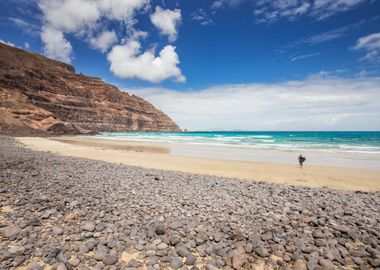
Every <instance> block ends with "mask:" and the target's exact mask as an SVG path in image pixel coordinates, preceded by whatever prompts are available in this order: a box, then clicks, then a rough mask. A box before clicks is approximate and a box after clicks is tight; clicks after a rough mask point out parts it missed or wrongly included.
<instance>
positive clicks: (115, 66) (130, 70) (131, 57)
mask: <svg viewBox="0 0 380 270" xmlns="http://www.w3.org/2000/svg"><path fill="white" fill-rule="evenodd" d="M107 58H108V61H109V62H110V63H111V71H112V73H114V74H115V75H116V76H118V77H121V78H138V79H142V80H147V81H150V82H153V83H157V82H160V81H162V80H166V79H169V78H172V79H174V80H176V81H179V82H184V81H185V80H186V78H185V77H184V76H183V75H182V73H181V70H180V68H179V67H178V64H179V59H178V55H177V53H176V51H175V47H173V46H171V45H167V46H165V47H164V48H163V49H162V50H161V51H160V53H159V55H158V56H156V55H155V53H154V52H152V51H146V52H143V53H142V52H141V44H140V42H139V41H137V40H130V41H128V42H127V43H126V44H125V45H117V46H114V47H113V48H112V50H111V52H110V53H109V54H108V57H107Z"/></svg>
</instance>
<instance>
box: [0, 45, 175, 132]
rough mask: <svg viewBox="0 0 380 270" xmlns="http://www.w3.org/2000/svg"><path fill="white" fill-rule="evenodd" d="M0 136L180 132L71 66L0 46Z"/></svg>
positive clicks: (150, 110)
mask: <svg viewBox="0 0 380 270" xmlns="http://www.w3.org/2000/svg"><path fill="white" fill-rule="evenodd" d="M0 56H1V57H0V133H3V134H25V135H30V134H39V135H43V134H45V135H49V134H69V133H94V132H101V131H180V128H179V127H178V125H177V124H175V123H174V122H173V121H172V120H171V119H170V118H169V117H168V116H167V115H166V114H164V113H163V112H161V111H160V110H158V109H156V108H155V107H154V106H153V105H152V104H151V103H149V102H147V101H145V100H143V99H142V98H139V97H137V96H134V95H129V94H128V93H126V92H122V91H120V90H119V89H118V88H116V87H115V86H113V85H110V84H107V83H105V82H103V81H102V80H101V79H100V78H94V77H88V76H85V75H82V74H77V73H75V69H74V67H73V66H71V65H68V64H65V63H63V62H59V61H56V60H53V59H49V58H47V57H44V56H42V55H39V54H37V53H32V52H28V51H24V50H22V49H18V48H16V47H12V46H8V45H6V44H3V43H0Z"/></svg>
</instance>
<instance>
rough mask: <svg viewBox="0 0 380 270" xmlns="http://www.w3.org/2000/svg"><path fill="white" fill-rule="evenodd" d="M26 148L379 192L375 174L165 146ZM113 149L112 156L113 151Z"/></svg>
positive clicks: (36, 141)
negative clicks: (183, 153) (223, 156)
mask: <svg viewBox="0 0 380 270" xmlns="http://www.w3.org/2000/svg"><path fill="white" fill-rule="evenodd" d="M16 140H17V141H18V142H20V143H22V144H24V145H25V146H26V147H27V148H30V149H32V150H37V151H50V152H54V153H57V154H60V155H63V156H73V157H82V158H88V159H94V160H102V161H106V162H110V163H118V164H126V165H132V166H140V167H144V168H152V169H160V170H167V171H180V172H188V173H193V174H200V175H210V176H220V177H228V178H238V179H243V180H248V181H252V180H253V181H265V182H270V183H278V184H287V185H301V186H309V187H329V188H335V189H342V190H351V191H354V190H358V191H380V169H369V168H345V167H334V166H321V165H306V166H305V167H304V169H300V168H299V167H298V165H297V164H294V163H293V164H286V163H274V162H272V163H269V162H258V161H246V160H224V159H216V158H205V157H195V156H181V155H174V154H172V153H171V152H172V149H170V145H169V144H168V145H165V144H156V143H145V142H144V143H137V142H125V141H117V140H113V141H112V140H108V139H107V140H105V139H103V140H102V139H98V138H91V139H89V138H86V137H54V138H38V137H18V138H16ZM116 149H118V150H116Z"/></svg>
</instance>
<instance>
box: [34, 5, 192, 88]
mask: <svg viewBox="0 0 380 270" xmlns="http://www.w3.org/2000/svg"><path fill="white" fill-rule="evenodd" d="M149 4H150V0H38V5H39V8H40V9H41V11H42V14H43V26H42V30H41V40H42V42H43V44H44V53H45V54H46V55H47V56H49V57H52V58H55V59H58V60H62V61H65V62H68V63H69V62H70V60H71V55H72V52H73V48H72V45H71V44H70V42H69V40H68V39H67V38H66V35H67V34H71V35H74V36H75V37H77V38H80V39H81V40H83V41H85V42H87V43H88V44H89V45H90V46H91V47H92V48H95V49H98V50H100V51H101V52H103V53H105V52H107V51H108V50H109V48H110V47H111V46H113V45H114V44H115V43H117V42H118V41H119V40H120V44H119V45H116V46H114V47H113V48H112V49H111V51H110V53H109V54H108V55H107V58H108V60H109V62H110V63H111V66H110V69H111V71H112V72H113V73H114V74H115V75H117V76H119V77H123V78H138V79H142V80H148V81H150V82H160V81H162V80H165V79H168V78H171V79H174V80H177V81H180V82H183V81H185V77H184V76H183V75H182V74H181V70H180V68H179V67H178V64H179V58H178V55H177V53H176V51H175V47H173V46H166V47H164V48H163V49H162V50H161V51H160V52H159V54H158V55H157V56H156V55H155V53H154V51H152V50H148V51H145V52H144V51H143V49H142V47H141V43H140V39H141V38H144V37H146V36H147V35H148V33H147V32H144V31H141V30H138V29H135V25H136V22H137V20H136V18H135V15H136V14H137V12H140V13H143V14H146V13H147V11H148V8H149ZM150 18H151V21H152V23H153V24H154V25H155V26H156V28H157V29H158V30H159V31H160V32H161V33H162V34H164V35H167V36H168V37H169V40H170V41H174V40H175V39H176V38H177V35H178V25H179V24H180V22H181V11H180V10H179V9H175V10H168V9H166V10H164V9H162V8H160V7H156V9H155V12H154V13H153V14H152V15H151V17H150ZM110 22H118V23H119V25H120V26H121V27H124V29H123V30H122V31H121V32H122V33H123V34H119V35H120V36H121V35H122V37H123V38H120V36H118V33H119V32H116V31H115V30H113V29H107V28H106V27H105V26H107V25H108V26H109V25H110Z"/></svg>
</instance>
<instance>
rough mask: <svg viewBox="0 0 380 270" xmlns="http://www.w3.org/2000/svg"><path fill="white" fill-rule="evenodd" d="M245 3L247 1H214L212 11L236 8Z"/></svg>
mask: <svg viewBox="0 0 380 270" xmlns="http://www.w3.org/2000/svg"><path fill="white" fill-rule="evenodd" d="M244 1H245V0H214V2H213V3H212V4H211V9H213V10H217V9H221V8H224V7H232V8H236V7H238V6H239V5H240V4H241V3H243V2H244Z"/></svg>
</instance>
